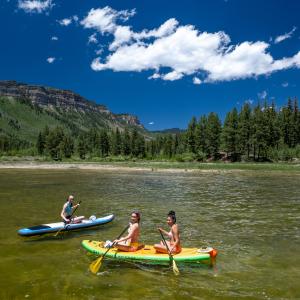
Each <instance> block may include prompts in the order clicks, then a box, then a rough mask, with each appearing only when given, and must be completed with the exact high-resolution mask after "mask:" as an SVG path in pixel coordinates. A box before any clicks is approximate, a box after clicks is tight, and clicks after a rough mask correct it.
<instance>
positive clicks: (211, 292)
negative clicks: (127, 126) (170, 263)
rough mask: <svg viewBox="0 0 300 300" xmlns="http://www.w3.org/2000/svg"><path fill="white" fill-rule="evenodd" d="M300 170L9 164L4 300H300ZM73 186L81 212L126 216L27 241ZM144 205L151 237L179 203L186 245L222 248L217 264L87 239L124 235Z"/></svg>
mask: <svg viewBox="0 0 300 300" xmlns="http://www.w3.org/2000/svg"><path fill="white" fill-rule="evenodd" d="M299 175H300V174H296V173H293V174H289V173H287V172H284V173H280V172H272V173H267V172H261V171H255V172H242V173H237V172H236V173H223V174H207V173H199V174H186V173H174V174H170V173H166V174H163V173H155V172H129V173H126V172H123V171H121V172H110V171H80V170H67V171H60V170H59V171H57V170H51V171H50V170H39V171H32V170H1V173H0V203H1V216H2V218H0V228H1V230H0V246H1V247H0V255H1V260H0V273H1V277H0V298H1V299H23V298H29V299H53V298H56V299H66V298H68V299H79V298H80V299H100V298H101V299H108V298H109V299H136V298H138V297H142V298H143V299H169V298H170V297H173V298H174V299H233V298H235V299H241V298H244V299H295V298H297V297H299V295H300V288H299V284H298V283H299V279H300V230H299V221H300V207H299V204H300V196H299V195H300V185H299ZM68 194H74V195H75V202H76V201H79V200H81V201H82V205H81V206H80V208H79V209H78V214H82V215H85V216H87V217H88V216H90V215H92V214H95V215H97V216H103V215H106V214H109V213H114V214H115V215H116V219H115V220H114V221H113V222H112V223H111V224H107V225H104V226H103V227H101V228H99V229H92V230H85V231H80V232H72V233H67V234H63V235H61V236H59V237H56V238H55V237H53V236H47V237H41V238H31V239H25V238H21V237H18V236H17V234H16V232H17V229H18V228H20V227H25V226H31V225H37V224H40V223H45V222H53V221H56V220H58V219H59V214H60V210H61V207H62V205H63V202H64V200H65V199H66V197H67V195H68ZM133 209H139V210H140V211H141V212H142V240H143V242H144V243H150V244H152V243H155V242H157V241H159V238H160V237H159V234H158V232H157V230H156V228H157V227H158V226H165V224H164V222H165V219H166V214H167V212H168V211H169V210H170V209H173V210H175V211H176V214H177V217H178V222H179V224H180V228H181V237H182V241H183V245H184V246H187V247H188V246H190V247H201V246H206V245H210V246H214V247H215V248H217V249H218V250H219V256H218V258H217V264H216V266H214V267H210V266H207V265H203V264H198V265H179V268H180V271H181V275H180V276H179V277H175V276H173V273H172V271H171V269H169V268H168V267H167V266H151V265H145V264H137V263H127V262H122V263H120V262H117V261H111V260H106V259H105V260H104V262H103V265H102V268H101V272H100V273H99V274H98V276H94V275H92V274H90V273H89V271H88V266H89V263H90V262H91V261H92V260H93V259H94V256H92V255H89V254H87V253H86V251H85V250H84V249H83V248H82V247H81V246H80V242H81V240H83V239H98V240H107V239H110V240H111V239H114V238H115V237H116V236H118V234H119V232H120V231H121V230H122V228H124V226H126V224H127V222H128V219H129V214H130V212H131V210H133Z"/></svg>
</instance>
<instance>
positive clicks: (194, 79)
mask: <svg viewBox="0 0 300 300" xmlns="http://www.w3.org/2000/svg"><path fill="white" fill-rule="evenodd" d="M193 83H194V84H198V85H199V84H201V83H202V81H201V79H199V78H198V77H194V78H193Z"/></svg>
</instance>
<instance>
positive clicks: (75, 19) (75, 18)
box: [57, 15, 79, 26]
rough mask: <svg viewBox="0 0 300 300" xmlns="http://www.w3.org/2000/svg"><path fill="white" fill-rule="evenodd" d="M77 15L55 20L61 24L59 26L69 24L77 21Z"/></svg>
mask: <svg viewBox="0 0 300 300" xmlns="http://www.w3.org/2000/svg"><path fill="white" fill-rule="evenodd" d="M78 19H79V18H78V17H77V16H76V15H75V16H72V17H69V18H64V19H61V20H58V21H57V22H58V23H59V24H60V25H61V26H69V25H71V24H72V23H73V21H74V22H77V21H78Z"/></svg>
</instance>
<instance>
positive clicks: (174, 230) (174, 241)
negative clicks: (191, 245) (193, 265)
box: [154, 210, 181, 254]
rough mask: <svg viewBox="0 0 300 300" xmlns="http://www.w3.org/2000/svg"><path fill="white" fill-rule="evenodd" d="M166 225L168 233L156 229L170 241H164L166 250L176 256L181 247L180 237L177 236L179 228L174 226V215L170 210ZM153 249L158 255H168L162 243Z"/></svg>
mask: <svg viewBox="0 0 300 300" xmlns="http://www.w3.org/2000/svg"><path fill="white" fill-rule="evenodd" d="M167 224H168V225H169V226H170V227H171V230H170V232H167V231H165V230H163V229H162V228H158V230H160V231H161V232H162V234H164V235H166V236H168V237H169V238H170V241H166V243H167V245H168V248H169V250H170V252H171V253H172V254H177V253H180V252H181V245H180V235H179V228H178V225H177V224H176V214H175V211H173V210H171V211H170V212H169V213H168V217H167ZM154 248H155V250H156V252H158V253H168V250H167V248H166V246H165V245H164V243H163V241H161V242H160V243H159V244H155V245H154Z"/></svg>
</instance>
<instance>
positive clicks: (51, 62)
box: [47, 57, 55, 64]
mask: <svg viewBox="0 0 300 300" xmlns="http://www.w3.org/2000/svg"><path fill="white" fill-rule="evenodd" d="M54 61H55V57H48V58H47V62H48V63H49V64H53V63H54Z"/></svg>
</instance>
